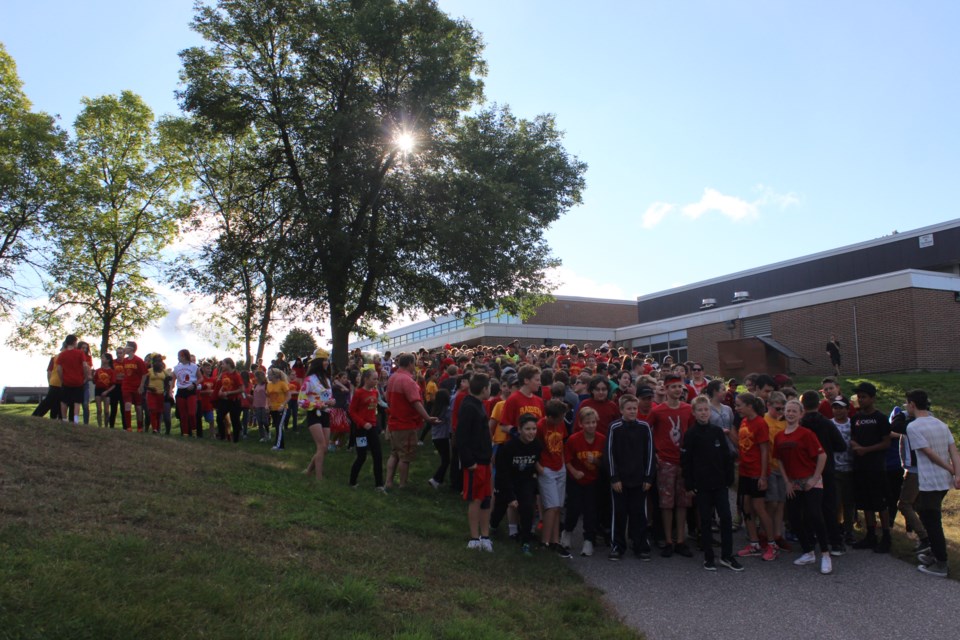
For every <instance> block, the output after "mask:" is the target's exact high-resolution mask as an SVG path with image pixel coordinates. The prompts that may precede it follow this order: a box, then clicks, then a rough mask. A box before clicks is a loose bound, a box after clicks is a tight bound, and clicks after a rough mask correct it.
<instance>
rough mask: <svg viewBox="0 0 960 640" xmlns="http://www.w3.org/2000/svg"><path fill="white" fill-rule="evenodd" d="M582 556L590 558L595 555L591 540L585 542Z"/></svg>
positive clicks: (581, 552)
mask: <svg viewBox="0 0 960 640" xmlns="http://www.w3.org/2000/svg"><path fill="white" fill-rule="evenodd" d="M580 555H582V556H584V557H587V558H589V557H590V556H592V555H593V543H592V542H590V541H589V540H584V541H583V549H582V550H581V551H580Z"/></svg>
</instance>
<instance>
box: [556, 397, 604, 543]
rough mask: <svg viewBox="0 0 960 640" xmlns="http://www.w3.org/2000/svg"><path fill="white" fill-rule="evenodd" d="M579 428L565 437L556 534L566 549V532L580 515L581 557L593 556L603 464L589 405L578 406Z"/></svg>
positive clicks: (601, 441)
mask: <svg viewBox="0 0 960 640" xmlns="http://www.w3.org/2000/svg"><path fill="white" fill-rule="evenodd" d="M578 418H579V420H580V431H577V432H576V433H574V434H573V435H572V436H570V438H568V439H567V443H566V446H565V447H564V450H563V455H564V460H565V461H566V466H567V474H568V476H569V477H568V478H567V515H566V520H565V522H564V526H563V532H562V533H561V534H560V544H561V545H563V546H564V547H566V548H567V549H569V548H570V534H571V533H573V530H574V529H575V528H576V526H577V521H578V520H579V519H580V516H581V514H582V515H583V549H582V551H581V552H580V555H582V556H592V555H593V545H594V544H596V542H597V491H596V490H597V477H598V475H599V470H600V468H601V466H602V463H603V452H604V451H605V449H606V443H607V439H606V438H605V437H604V436H603V434H600V433H597V422H598V419H597V412H596V410H594V409H591V408H590V407H584V408H583V409H580V411H579V414H578Z"/></svg>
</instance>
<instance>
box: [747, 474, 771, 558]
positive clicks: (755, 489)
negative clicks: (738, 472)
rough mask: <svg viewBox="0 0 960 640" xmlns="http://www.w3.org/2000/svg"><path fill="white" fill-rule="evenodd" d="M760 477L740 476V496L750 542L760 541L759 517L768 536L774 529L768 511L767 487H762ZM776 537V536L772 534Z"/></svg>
mask: <svg viewBox="0 0 960 640" xmlns="http://www.w3.org/2000/svg"><path fill="white" fill-rule="evenodd" d="M759 480H760V479H759V478H740V491H739V494H740V497H741V500H742V503H743V504H742V509H743V515H744V518H743V520H744V524H745V525H746V527H747V537H748V538H749V539H750V542H759V541H760V532H759V531H758V530H757V519H759V520H760V526H762V527H763V530H764V532H765V533H766V534H767V536H770V532H771V531H773V520H772V519H771V518H770V514H769V513H767V501H766V494H767V492H766V489H760V487H759ZM770 537H774V536H770Z"/></svg>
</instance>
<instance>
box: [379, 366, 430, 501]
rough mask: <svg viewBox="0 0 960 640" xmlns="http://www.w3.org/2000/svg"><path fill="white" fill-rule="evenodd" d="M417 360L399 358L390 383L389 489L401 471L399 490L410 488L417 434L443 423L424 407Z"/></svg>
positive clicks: (388, 394)
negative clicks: (420, 430)
mask: <svg viewBox="0 0 960 640" xmlns="http://www.w3.org/2000/svg"><path fill="white" fill-rule="evenodd" d="M416 373H417V367H416V358H415V357H414V355H413V354H412V353H401V354H400V355H399V356H397V363H396V370H395V371H394V374H393V375H392V376H390V378H389V379H388V380H387V405H388V406H389V410H388V412H387V431H388V432H389V434H390V457H389V458H388V459H387V478H386V488H387V489H392V488H393V481H394V475H395V474H396V473H397V471H399V473H400V480H399V485H400V488H403V487H405V486H406V485H407V475H408V474H409V472H410V463H411V462H413V461H414V459H415V458H416V454H417V432H418V431H419V429H420V427H421V426H422V425H423V422H424V421H425V420H426V421H427V422H429V423H430V424H436V423H438V422H440V419H439V418H434V417H431V416H430V414H428V413H427V410H426V409H425V408H424V406H423V398H422V397H421V395H420V385H418V384H417V380H416Z"/></svg>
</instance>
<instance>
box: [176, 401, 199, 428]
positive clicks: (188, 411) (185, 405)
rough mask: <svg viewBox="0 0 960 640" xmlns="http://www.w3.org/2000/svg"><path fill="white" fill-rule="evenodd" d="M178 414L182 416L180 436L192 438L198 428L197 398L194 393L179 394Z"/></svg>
mask: <svg viewBox="0 0 960 640" xmlns="http://www.w3.org/2000/svg"><path fill="white" fill-rule="evenodd" d="M177 414H178V415H179V416H180V435H182V436H192V435H193V432H194V431H198V432H199V429H198V428H197V396H196V394H195V393H194V392H192V391H190V392H183V391H181V392H178V393H177Z"/></svg>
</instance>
